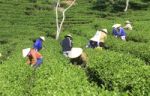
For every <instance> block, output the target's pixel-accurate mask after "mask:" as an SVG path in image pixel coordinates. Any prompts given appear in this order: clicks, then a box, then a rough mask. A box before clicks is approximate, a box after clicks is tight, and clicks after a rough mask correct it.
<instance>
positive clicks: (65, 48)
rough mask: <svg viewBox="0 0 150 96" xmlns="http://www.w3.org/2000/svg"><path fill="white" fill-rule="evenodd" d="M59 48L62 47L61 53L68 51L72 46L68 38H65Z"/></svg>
mask: <svg viewBox="0 0 150 96" xmlns="http://www.w3.org/2000/svg"><path fill="white" fill-rule="evenodd" d="M61 46H62V51H70V50H71V48H72V46H73V44H72V40H71V39H70V38H69V37H66V38H65V39H64V40H63V41H62V42H61Z"/></svg>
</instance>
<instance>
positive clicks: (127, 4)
mask: <svg viewBox="0 0 150 96" xmlns="http://www.w3.org/2000/svg"><path fill="white" fill-rule="evenodd" d="M128 6H129V0H126V7H125V9H124V11H125V12H126V11H127V10H128Z"/></svg>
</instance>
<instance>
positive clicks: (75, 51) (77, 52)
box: [68, 48, 83, 58]
mask: <svg viewBox="0 0 150 96" xmlns="http://www.w3.org/2000/svg"><path fill="white" fill-rule="evenodd" d="M82 52H83V50H82V48H72V49H71V51H70V52H69V54H68V57H69V58H77V57H79V56H80V55H81V54H82Z"/></svg>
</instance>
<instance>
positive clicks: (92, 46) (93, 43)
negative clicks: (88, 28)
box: [90, 40, 98, 48]
mask: <svg viewBox="0 0 150 96" xmlns="http://www.w3.org/2000/svg"><path fill="white" fill-rule="evenodd" d="M90 47H91V48H96V47H98V42H96V41H92V40H90Z"/></svg>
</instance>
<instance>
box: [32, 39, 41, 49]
mask: <svg viewBox="0 0 150 96" xmlns="http://www.w3.org/2000/svg"><path fill="white" fill-rule="evenodd" d="M42 42H43V41H42V39H40V38H39V39H37V40H36V41H35V43H34V45H33V48H34V49H36V50H37V51H39V50H41V49H42Z"/></svg>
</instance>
